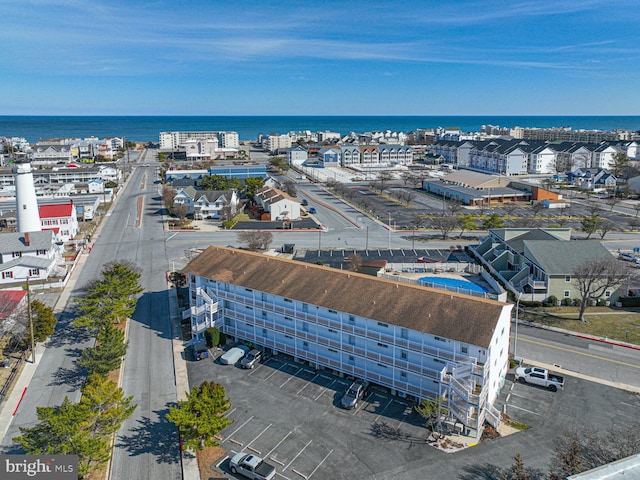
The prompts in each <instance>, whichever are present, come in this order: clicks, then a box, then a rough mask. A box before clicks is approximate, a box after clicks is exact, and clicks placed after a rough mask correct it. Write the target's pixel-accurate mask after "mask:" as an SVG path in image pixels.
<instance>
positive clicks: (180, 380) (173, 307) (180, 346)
mask: <svg viewBox="0 0 640 480" xmlns="http://www.w3.org/2000/svg"><path fill="white" fill-rule="evenodd" d="M167 288H168V290H169V317H170V321H171V337H172V348H173V370H174V372H175V381H176V399H177V400H178V401H181V400H186V399H187V395H186V393H187V392H189V391H191V389H190V388H189V375H188V373H187V360H186V351H185V349H184V342H183V340H182V332H181V328H180V313H179V311H178V294H177V291H176V289H175V288H173V287H170V286H169V285H167ZM180 453H181V455H182V478H183V479H184V480H200V470H199V468H198V460H197V459H196V457H195V455H193V454H192V453H191V452H188V451H184V450H181V451H180Z"/></svg>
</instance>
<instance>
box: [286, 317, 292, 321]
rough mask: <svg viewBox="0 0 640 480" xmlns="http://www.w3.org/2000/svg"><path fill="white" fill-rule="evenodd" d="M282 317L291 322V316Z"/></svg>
mask: <svg viewBox="0 0 640 480" xmlns="http://www.w3.org/2000/svg"><path fill="white" fill-rule="evenodd" d="M284 319H285V320H288V321H290V322H293V318H291V317H284Z"/></svg>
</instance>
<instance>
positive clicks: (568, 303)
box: [562, 298, 573, 307]
mask: <svg viewBox="0 0 640 480" xmlns="http://www.w3.org/2000/svg"><path fill="white" fill-rule="evenodd" d="M572 303H573V300H571V299H570V298H563V299H562V305H563V306H565V307H569V306H571V304H572Z"/></svg>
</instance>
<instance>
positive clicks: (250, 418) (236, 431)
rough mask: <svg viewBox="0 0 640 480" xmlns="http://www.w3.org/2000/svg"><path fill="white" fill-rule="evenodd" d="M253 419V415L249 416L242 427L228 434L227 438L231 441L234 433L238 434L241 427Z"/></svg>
mask: <svg viewBox="0 0 640 480" xmlns="http://www.w3.org/2000/svg"><path fill="white" fill-rule="evenodd" d="M254 418H255V415H251V416H250V417H249V418H248V419H247V420H246V421H245V422H244V423H243V424H242V425H240V426H239V427H238V428H236V429H235V430H234V431H233V433H231V434H229V436H228V437H227V438H228V439H231V437H233V436H234V435H235V434H236V433H238V432H239V431H240V429H241V428H242V427H244V426H245V425H246V424H247V423H249V422H250V421H251V420H253V419H254ZM240 445H242V444H240Z"/></svg>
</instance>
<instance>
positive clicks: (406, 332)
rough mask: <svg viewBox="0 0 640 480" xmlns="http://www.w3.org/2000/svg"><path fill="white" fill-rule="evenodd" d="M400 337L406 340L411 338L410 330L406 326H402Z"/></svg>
mask: <svg viewBox="0 0 640 480" xmlns="http://www.w3.org/2000/svg"><path fill="white" fill-rule="evenodd" d="M400 338H404V339H405V340H407V339H408V338H409V330H407V329H406V328H401V329H400Z"/></svg>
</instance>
